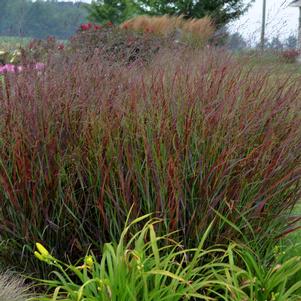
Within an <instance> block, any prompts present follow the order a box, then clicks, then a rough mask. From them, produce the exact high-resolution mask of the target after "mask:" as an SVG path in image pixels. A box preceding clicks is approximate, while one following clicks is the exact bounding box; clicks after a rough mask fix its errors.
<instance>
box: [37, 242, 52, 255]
mask: <svg viewBox="0 0 301 301" xmlns="http://www.w3.org/2000/svg"><path fill="white" fill-rule="evenodd" d="M36 247H37V249H38V251H39V252H40V254H41V255H42V256H45V257H48V256H49V252H48V251H47V250H46V249H45V248H44V247H43V246H42V245H41V244H40V243H38V242H37V243H36Z"/></svg>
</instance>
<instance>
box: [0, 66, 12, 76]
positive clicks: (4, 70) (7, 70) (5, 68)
mask: <svg viewBox="0 0 301 301" xmlns="http://www.w3.org/2000/svg"><path fill="white" fill-rule="evenodd" d="M15 72H16V67H15V65H12V64H6V65H4V66H2V67H0V74H4V73H15Z"/></svg>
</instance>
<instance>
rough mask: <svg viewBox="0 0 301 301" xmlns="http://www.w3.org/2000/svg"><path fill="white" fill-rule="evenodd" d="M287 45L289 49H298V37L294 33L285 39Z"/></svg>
mask: <svg viewBox="0 0 301 301" xmlns="http://www.w3.org/2000/svg"><path fill="white" fill-rule="evenodd" d="M285 47H286V48H288V49H296V48H297V38H296V36H294V35H290V36H289V37H288V38H287V39H286V40H285Z"/></svg>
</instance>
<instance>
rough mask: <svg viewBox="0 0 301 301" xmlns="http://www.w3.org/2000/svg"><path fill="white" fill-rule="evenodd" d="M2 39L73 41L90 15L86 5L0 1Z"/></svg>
mask: <svg viewBox="0 0 301 301" xmlns="http://www.w3.org/2000/svg"><path fill="white" fill-rule="evenodd" d="M0 7H1V17H0V35H2V36H21V37H33V38H38V39H44V38H46V37H47V36H55V37H57V38H58V39H67V38H68V37H70V36H71V35H72V34H74V32H75V31H76V29H77V28H78V27H79V24H81V23H83V22H85V20H86V17H87V15H88V12H87V10H86V9H85V7H84V5H83V3H73V2H71V1H70V2H59V1H56V0H48V1H42V0H37V1H35V2H33V1H29V0H0Z"/></svg>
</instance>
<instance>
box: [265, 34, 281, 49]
mask: <svg viewBox="0 0 301 301" xmlns="http://www.w3.org/2000/svg"><path fill="white" fill-rule="evenodd" d="M268 48H270V49H273V50H282V49H283V44H282V42H281V41H280V39H279V37H273V39H272V41H271V42H270V43H268Z"/></svg>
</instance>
